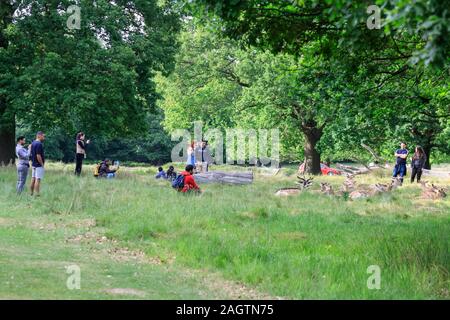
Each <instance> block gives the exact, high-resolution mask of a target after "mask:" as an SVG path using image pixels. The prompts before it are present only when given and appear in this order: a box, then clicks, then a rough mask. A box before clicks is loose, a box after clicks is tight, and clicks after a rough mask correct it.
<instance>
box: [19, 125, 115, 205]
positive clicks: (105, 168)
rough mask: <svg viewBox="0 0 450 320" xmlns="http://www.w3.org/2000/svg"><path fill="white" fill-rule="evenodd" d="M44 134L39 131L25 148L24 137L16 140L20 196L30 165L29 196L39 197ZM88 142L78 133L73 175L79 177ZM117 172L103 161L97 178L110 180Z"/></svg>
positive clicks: (107, 161) (42, 173) (43, 168)
mask: <svg viewBox="0 0 450 320" xmlns="http://www.w3.org/2000/svg"><path fill="white" fill-rule="evenodd" d="M44 141H45V133H44V132H42V131H39V132H38V133H37V134H36V139H35V140H34V141H33V142H32V143H31V144H29V145H28V147H27V148H26V147H25V143H26V139H25V137H24V136H20V137H18V138H17V145H16V156H17V159H18V162H17V185H16V191H17V193H18V194H21V193H22V192H23V191H24V189H25V184H26V181H27V177H28V172H29V170H30V165H31V185H30V192H31V195H36V196H39V193H40V187H41V182H42V180H43V179H44V173H45V153H44ZM89 143H90V140H87V141H85V134H84V133H83V132H78V133H77V136H76V153H75V175H77V176H80V175H81V170H82V167H83V160H84V159H85V158H86V148H87V145H88V144H89ZM117 170H118V165H117V166H116V168H111V161H110V160H109V159H105V160H104V161H102V162H101V163H100V164H99V167H98V176H99V177H105V178H112V177H114V176H115V174H116V172H117Z"/></svg>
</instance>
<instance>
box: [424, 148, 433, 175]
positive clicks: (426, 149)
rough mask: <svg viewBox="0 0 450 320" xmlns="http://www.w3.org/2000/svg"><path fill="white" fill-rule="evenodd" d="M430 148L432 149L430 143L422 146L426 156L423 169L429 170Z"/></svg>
mask: <svg viewBox="0 0 450 320" xmlns="http://www.w3.org/2000/svg"><path fill="white" fill-rule="evenodd" d="M431 148H433V146H432V145H431V144H430V143H425V144H424V145H423V151H424V152H425V154H426V156H427V160H426V161H425V165H424V166H423V168H424V169H428V170H430V169H431V163H430V155H431Z"/></svg>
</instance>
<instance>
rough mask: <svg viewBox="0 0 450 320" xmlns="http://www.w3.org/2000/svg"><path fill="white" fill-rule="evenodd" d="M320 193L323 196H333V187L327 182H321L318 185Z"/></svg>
mask: <svg viewBox="0 0 450 320" xmlns="http://www.w3.org/2000/svg"><path fill="white" fill-rule="evenodd" d="M320 191H321V192H322V193H323V194H326V195H329V196H333V195H334V191H333V187H332V186H331V184H329V183H328V182H321V183H320Z"/></svg>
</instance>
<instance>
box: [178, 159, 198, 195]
mask: <svg viewBox="0 0 450 320" xmlns="http://www.w3.org/2000/svg"><path fill="white" fill-rule="evenodd" d="M193 174H194V166H193V165H191V164H188V165H187V166H186V168H185V171H183V172H181V175H183V176H184V187H183V189H181V192H190V191H195V192H200V188H199V186H198V185H197V184H196V183H195V180H194V176H193Z"/></svg>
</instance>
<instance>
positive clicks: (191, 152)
mask: <svg viewBox="0 0 450 320" xmlns="http://www.w3.org/2000/svg"><path fill="white" fill-rule="evenodd" d="M186 164H188V165H192V166H193V167H194V168H195V141H192V142H191V144H190V145H189V146H188V149H187V161H186Z"/></svg>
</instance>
